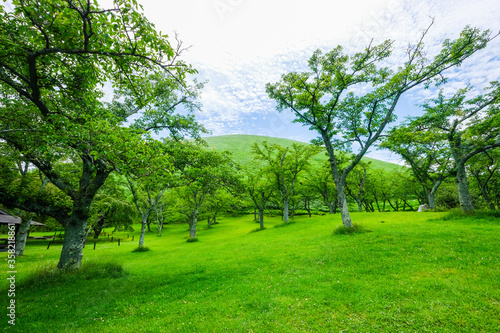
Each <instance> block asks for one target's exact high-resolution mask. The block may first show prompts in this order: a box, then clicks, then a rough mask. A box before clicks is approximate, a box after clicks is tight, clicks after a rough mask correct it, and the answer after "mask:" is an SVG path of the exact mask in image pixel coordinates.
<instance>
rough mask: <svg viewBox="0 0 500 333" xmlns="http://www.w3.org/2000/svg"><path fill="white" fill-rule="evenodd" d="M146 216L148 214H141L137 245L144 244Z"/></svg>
mask: <svg viewBox="0 0 500 333" xmlns="http://www.w3.org/2000/svg"><path fill="white" fill-rule="evenodd" d="M148 217H149V214H146V213H145V214H143V215H142V221H141V236H140V237H139V247H143V246H144V236H145V235H146V226H147V224H148Z"/></svg>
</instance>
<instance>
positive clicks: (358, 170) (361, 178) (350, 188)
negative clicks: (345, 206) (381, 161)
mask: <svg viewBox="0 0 500 333" xmlns="http://www.w3.org/2000/svg"><path fill="white" fill-rule="evenodd" d="M369 164H370V162H368V163H364V162H362V161H361V162H360V163H359V164H358V165H356V166H355V167H354V169H352V171H351V173H350V177H348V178H347V180H346V187H345V189H346V191H347V193H348V194H349V196H351V197H352V198H353V199H354V200H355V201H356V203H357V204H358V211H360V212H362V211H363V201H364V196H365V182H366V176H367V174H368V171H367V169H368V165H369Z"/></svg>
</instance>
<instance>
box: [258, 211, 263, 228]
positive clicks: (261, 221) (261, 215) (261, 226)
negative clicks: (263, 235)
mask: <svg viewBox="0 0 500 333" xmlns="http://www.w3.org/2000/svg"><path fill="white" fill-rule="evenodd" d="M259 223H260V228H261V229H264V207H262V209H260V208H259Z"/></svg>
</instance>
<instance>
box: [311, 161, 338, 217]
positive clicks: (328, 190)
mask: <svg viewBox="0 0 500 333" xmlns="http://www.w3.org/2000/svg"><path fill="white" fill-rule="evenodd" d="M306 184H307V185H308V186H311V187H312V188H314V189H315V190H316V191H317V192H318V193H319V194H320V195H321V197H322V198H323V202H324V204H325V205H326V207H328V211H329V213H330V214H334V213H335V212H336V210H337V196H336V189H335V182H334V180H333V177H332V171H331V169H330V163H328V162H326V163H323V164H321V165H320V166H318V167H316V168H312V170H311V171H310V172H309V174H308V178H307V180H306Z"/></svg>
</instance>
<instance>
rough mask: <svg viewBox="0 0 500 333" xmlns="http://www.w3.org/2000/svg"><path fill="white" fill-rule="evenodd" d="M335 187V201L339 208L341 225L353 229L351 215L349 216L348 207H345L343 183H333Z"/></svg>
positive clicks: (345, 199) (345, 197)
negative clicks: (336, 200)
mask: <svg viewBox="0 0 500 333" xmlns="http://www.w3.org/2000/svg"><path fill="white" fill-rule="evenodd" d="M335 185H336V186H337V199H338V203H339V208H340V216H341V217H342V224H343V225H344V227H346V228H353V227H354V226H353V224H352V220H351V215H350V214H349V207H348V206H347V196H346V194H345V190H344V184H343V182H339V183H337V182H336V183H335Z"/></svg>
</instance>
